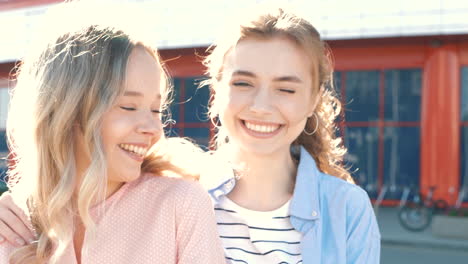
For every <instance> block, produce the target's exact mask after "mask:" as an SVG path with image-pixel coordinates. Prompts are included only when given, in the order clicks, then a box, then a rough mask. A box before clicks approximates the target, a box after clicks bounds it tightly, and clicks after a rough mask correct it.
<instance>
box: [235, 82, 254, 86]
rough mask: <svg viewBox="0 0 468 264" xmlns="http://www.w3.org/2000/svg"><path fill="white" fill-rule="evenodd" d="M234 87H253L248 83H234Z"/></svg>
mask: <svg viewBox="0 0 468 264" xmlns="http://www.w3.org/2000/svg"><path fill="white" fill-rule="evenodd" d="M232 85H234V86H241V87H247V86H252V85H251V84H250V83H248V82H233V83H232Z"/></svg>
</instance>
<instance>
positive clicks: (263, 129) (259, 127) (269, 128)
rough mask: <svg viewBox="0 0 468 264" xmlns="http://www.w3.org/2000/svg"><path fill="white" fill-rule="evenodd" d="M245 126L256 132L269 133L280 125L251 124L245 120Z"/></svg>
mask: <svg viewBox="0 0 468 264" xmlns="http://www.w3.org/2000/svg"><path fill="white" fill-rule="evenodd" d="M245 126H246V127H247V128H248V129H250V130H253V131H256V132H262V133H271V132H273V131H275V130H277V129H278V128H279V127H280V125H266V126H264V125H257V124H251V123H249V122H245Z"/></svg>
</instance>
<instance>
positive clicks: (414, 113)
mask: <svg viewBox="0 0 468 264" xmlns="http://www.w3.org/2000/svg"><path fill="white" fill-rule="evenodd" d="M421 72H422V71H421V70H420V69H405V70H386V71H385V120H386V121H395V122H396V121H419V120H420V119H421V118H420V116H421Z"/></svg>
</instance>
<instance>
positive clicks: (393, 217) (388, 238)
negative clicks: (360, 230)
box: [375, 207, 468, 251]
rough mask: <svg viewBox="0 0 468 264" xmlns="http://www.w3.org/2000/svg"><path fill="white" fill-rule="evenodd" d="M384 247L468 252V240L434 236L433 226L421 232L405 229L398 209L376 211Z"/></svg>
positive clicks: (380, 208) (387, 208) (385, 208)
mask: <svg viewBox="0 0 468 264" xmlns="http://www.w3.org/2000/svg"><path fill="white" fill-rule="evenodd" d="M375 212H376V216H377V221H378V223H379V228H380V233H381V237H382V244H383V245H402V246H406V245H407V246H412V247H423V248H439V249H441V248H445V249H454V250H462V251H468V239H456V238H453V239H452V238H442V237H437V236H435V235H433V233H432V229H431V226H429V227H428V228H427V229H426V230H424V231H421V232H411V231H408V230H406V229H404V228H403V227H402V226H401V225H400V223H399V221H398V207H379V208H377V209H375Z"/></svg>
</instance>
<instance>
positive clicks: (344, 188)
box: [319, 173, 369, 201]
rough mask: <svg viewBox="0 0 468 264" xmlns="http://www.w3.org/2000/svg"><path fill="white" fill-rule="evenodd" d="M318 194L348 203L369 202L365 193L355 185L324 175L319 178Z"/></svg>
mask: <svg viewBox="0 0 468 264" xmlns="http://www.w3.org/2000/svg"><path fill="white" fill-rule="evenodd" d="M319 185H320V192H321V194H322V195H323V196H327V197H335V198H337V199H345V200H349V201H355V200H361V201H362V200H364V201H365V200H369V196H368V195H367V192H366V191H364V189H362V188H361V187H359V186H358V185H356V184H353V183H349V182H347V181H345V180H343V179H340V178H338V177H334V176H331V175H328V174H325V173H321V174H320V176H319Z"/></svg>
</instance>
